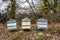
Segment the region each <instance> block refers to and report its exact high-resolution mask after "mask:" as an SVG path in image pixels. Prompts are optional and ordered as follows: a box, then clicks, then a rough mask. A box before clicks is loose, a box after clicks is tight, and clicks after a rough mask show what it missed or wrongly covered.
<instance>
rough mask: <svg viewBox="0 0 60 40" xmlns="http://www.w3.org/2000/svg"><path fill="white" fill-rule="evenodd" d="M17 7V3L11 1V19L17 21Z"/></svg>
mask: <svg viewBox="0 0 60 40" xmlns="http://www.w3.org/2000/svg"><path fill="white" fill-rule="evenodd" d="M16 7H17V6H16V1H15V0H11V15H10V16H11V19H15V13H16Z"/></svg>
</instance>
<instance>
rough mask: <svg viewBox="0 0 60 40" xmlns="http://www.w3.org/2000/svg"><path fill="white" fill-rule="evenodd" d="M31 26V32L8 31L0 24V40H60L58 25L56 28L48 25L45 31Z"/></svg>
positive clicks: (34, 25)
mask: <svg viewBox="0 0 60 40" xmlns="http://www.w3.org/2000/svg"><path fill="white" fill-rule="evenodd" d="M59 25H60V24H59ZM31 26H32V29H31V30H20V29H19V30H17V31H8V30H7V27H6V25H5V24H0V40H60V27H59V26H58V24H57V26H58V27H57V26H56V27H55V26H54V27H50V26H51V25H49V29H47V30H46V29H45V30H38V29H36V24H33V25H31Z"/></svg>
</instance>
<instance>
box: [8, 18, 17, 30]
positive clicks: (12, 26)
mask: <svg viewBox="0 0 60 40" xmlns="http://www.w3.org/2000/svg"><path fill="white" fill-rule="evenodd" d="M7 30H17V23H16V20H12V19H11V20H10V21H7Z"/></svg>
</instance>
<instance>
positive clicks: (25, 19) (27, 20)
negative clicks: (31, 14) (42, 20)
mask: <svg viewBox="0 0 60 40" xmlns="http://www.w3.org/2000/svg"><path fill="white" fill-rule="evenodd" d="M22 22H30V19H28V18H24V19H22Z"/></svg>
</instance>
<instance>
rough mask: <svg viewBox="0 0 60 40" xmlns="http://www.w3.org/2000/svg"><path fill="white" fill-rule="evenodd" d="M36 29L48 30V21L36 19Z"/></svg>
mask: <svg viewBox="0 0 60 40" xmlns="http://www.w3.org/2000/svg"><path fill="white" fill-rule="evenodd" d="M37 28H38V29H47V28H48V20H47V19H38V21H37Z"/></svg>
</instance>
